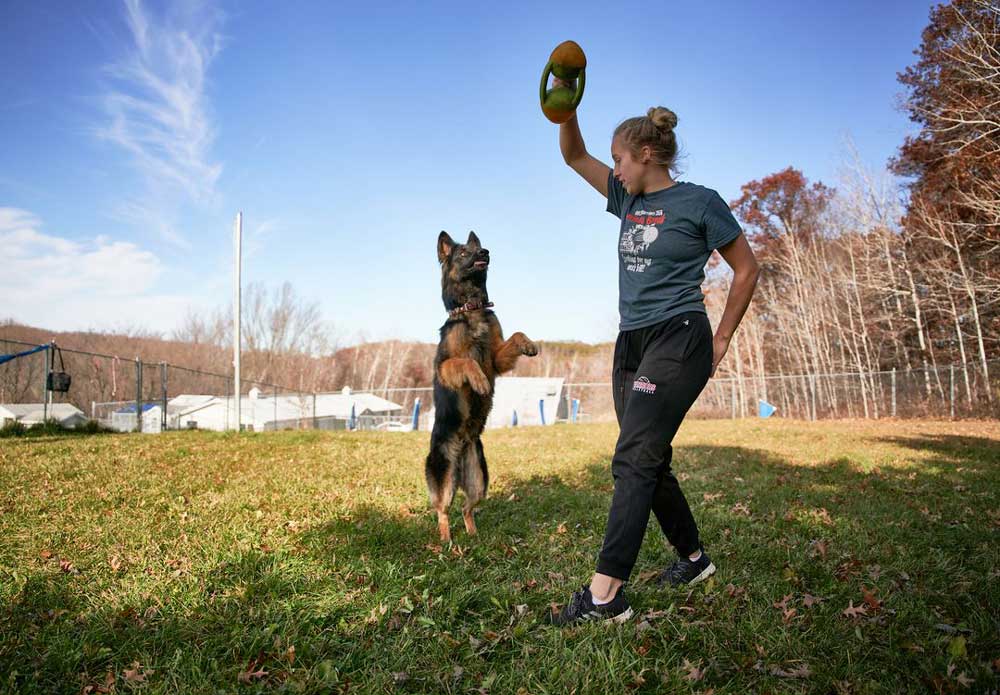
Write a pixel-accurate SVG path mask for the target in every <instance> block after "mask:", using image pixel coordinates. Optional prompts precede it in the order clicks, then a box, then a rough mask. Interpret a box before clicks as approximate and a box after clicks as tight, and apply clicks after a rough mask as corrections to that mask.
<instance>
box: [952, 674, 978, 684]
mask: <svg viewBox="0 0 1000 695" xmlns="http://www.w3.org/2000/svg"><path fill="white" fill-rule="evenodd" d="M955 680H956V681H958V684H959V685H961V686H962V687H963V688H968V687H969V686H970V685H972V684H973V683H975V682H976V679H975V678H969V677H968V676H967V675H965V671H962V672H961V673H960V674H958V675H957V676H956V677H955Z"/></svg>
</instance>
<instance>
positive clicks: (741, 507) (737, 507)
mask: <svg viewBox="0 0 1000 695" xmlns="http://www.w3.org/2000/svg"><path fill="white" fill-rule="evenodd" d="M729 511H731V512H732V513H733V514H742V515H743V516H750V508H749V507H748V506H746V505H745V504H743V503H742V502H737V503H736V504H734V505H733V506H732V507H730V508H729Z"/></svg>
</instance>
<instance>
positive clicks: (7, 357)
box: [0, 345, 49, 364]
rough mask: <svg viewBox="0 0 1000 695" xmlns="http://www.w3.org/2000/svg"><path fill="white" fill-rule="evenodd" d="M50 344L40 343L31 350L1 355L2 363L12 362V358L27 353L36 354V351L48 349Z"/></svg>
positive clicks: (0, 361) (0, 360)
mask: <svg viewBox="0 0 1000 695" xmlns="http://www.w3.org/2000/svg"><path fill="white" fill-rule="evenodd" d="M48 349H49V346H48V345H39V346H38V347H36V348H32V349H31V350H25V351H24V352H15V353H14V354H13V355H0V364H3V363H4V362H10V361H11V360H16V359H17V358H18V357H26V356H27V355H34V354H35V353H36V352H41V351H42V350H48Z"/></svg>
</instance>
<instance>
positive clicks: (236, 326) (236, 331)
mask: <svg viewBox="0 0 1000 695" xmlns="http://www.w3.org/2000/svg"><path fill="white" fill-rule="evenodd" d="M242 254H243V213H242V212H238V213H236V222H235V224H234V225H233V256H234V258H235V263H236V268H235V272H234V274H233V385H234V389H233V392H234V393H233V395H234V396H235V398H236V431H237V432H239V431H240V422H241V418H240V342H241V340H242V337H243V333H242V330H241V326H240V309H241V306H242V299H243V297H242V292H241V291H240V288H241V284H240V280H241V277H240V270H241V265H242V264H241V262H240V261H241V256H242Z"/></svg>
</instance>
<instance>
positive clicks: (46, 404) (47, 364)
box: [42, 340, 56, 423]
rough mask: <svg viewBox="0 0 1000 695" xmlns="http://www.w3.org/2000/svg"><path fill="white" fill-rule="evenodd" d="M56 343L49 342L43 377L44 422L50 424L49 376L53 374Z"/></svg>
mask: <svg viewBox="0 0 1000 695" xmlns="http://www.w3.org/2000/svg"><path fill="white" fill-rule="evenodd" d="M55 344H56V341H54V340H50V341H49V349H48V350H46V351H45V369H44V371H45V374H43V375H42V379H43V380H44V381H43V382H42V422H43V423H44V422H48V419H49V393H50V392H49V374H50V373H51V372H52V353H53V352H55V350H54V349H53V348H54V346H55Z"/></svg>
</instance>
